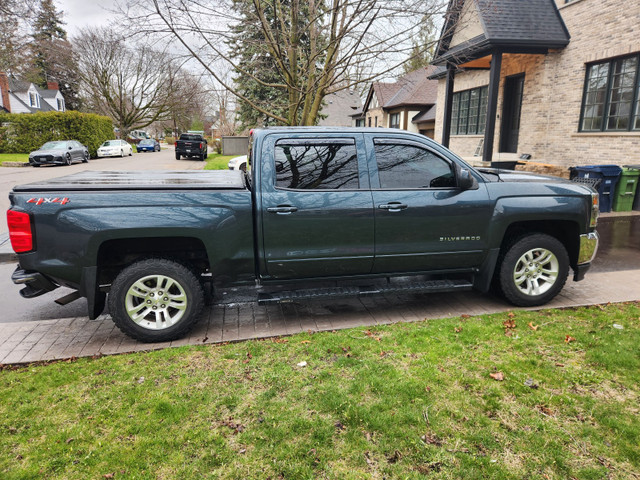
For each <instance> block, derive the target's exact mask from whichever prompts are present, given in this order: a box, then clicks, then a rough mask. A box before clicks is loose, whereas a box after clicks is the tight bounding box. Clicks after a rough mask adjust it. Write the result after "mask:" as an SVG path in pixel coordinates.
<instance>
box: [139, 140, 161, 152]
mask: <svg viewBox="0 0 640 480" xmlns="http://www.w3.org/2000/svg"><path fill="white" fill-rule="evenodd" d="M136 150H137V151H138V153H141V152H159V151H160V143H159V142H158V141H157V140H155V139H153V138H149V139H146V140H140V142H139V143H138V145H136Z"/></svg>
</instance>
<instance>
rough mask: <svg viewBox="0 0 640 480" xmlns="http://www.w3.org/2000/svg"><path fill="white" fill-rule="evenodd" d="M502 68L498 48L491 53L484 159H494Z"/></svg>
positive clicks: (486, 160) (487, 160)
mask: <svg viewBox="0 0 640 480" xmlns="http://www.w3.org/2000/svg"><path fill="white" fill-rule="evenodd" d="M501 68H502V52H501V51H499V50H497V51H495V52H493V54H492V55H491V71H490V73H489V97H488V99H487V124H486V126H485V128H484V146H483V151H482V160H483V161H485V162H491V161H492V160H493V138H494V137H495V132H496V115H497V113H498V94H499V93H500V69H501Z"/></svg>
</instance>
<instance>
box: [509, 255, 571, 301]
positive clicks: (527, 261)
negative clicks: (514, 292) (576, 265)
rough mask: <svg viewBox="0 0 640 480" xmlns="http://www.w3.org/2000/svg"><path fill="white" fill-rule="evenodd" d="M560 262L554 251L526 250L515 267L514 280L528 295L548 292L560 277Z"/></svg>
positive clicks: (523, 292) (520, 290)
mask: <svg viewBox="0 0 640 480" xmlns="http://www.w3.org/2000/svg"><path fill="white" fill-rule="evenodd" d="M559 272H560V264H559V262H558V259H557V258H556V256H555V255H554V254H553V252H552V251H550V250H547V249H546V248H534V249H531V250H529V251H528V252H525V253H524V254H523V255H522V256H521V257H520V258H519V259H518V261H517V262H516V265H515V267H514V269H513V281H514V284H515V286H516V288H517V289H518V291H519V292H520V293H522V294H524V295H527V296H538V295H543V294H544V293H546V292H548V291H549V289H551V287H553V285H554V284H555V283H556V281H557V279H558V273H559Z"/></svg>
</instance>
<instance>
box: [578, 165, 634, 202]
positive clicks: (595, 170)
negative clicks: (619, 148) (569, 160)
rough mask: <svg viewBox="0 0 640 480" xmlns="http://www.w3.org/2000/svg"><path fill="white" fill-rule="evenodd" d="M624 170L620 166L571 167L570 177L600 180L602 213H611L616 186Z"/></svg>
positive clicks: (599, 192) (599, 189) (599, 191)
mask: <svg viewBox="0 0 640 480" xmlns="http://www.w3.org/2000/svg"><path fill="white" fill-rule="evenodd" d="M621 173H622V169H621V168H620V167H619V166H618V165H588V166H584V167H571V168H570V177H569V178H571V179H572V180H573V179H578V178H595V179H600V180H601V182H600V185H599V186H598V187H597V189H598V194H599V195H598V196H599V200H600V211H601V212H610V211H611V205H612V204H613V194H614V193H615V191H616V185H617V183H618V179H619V178H620V174H621Z"/></svg>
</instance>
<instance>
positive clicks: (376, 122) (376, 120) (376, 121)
mask: <svg viewBox="0 0 640 480" xmlns="http://www.w3.org/2000/svg"><path fill="white" fill-rule="evenodd" d="M375 124H376V127H377V126H378V117H377V116H376V119H375Z"/></svg>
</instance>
